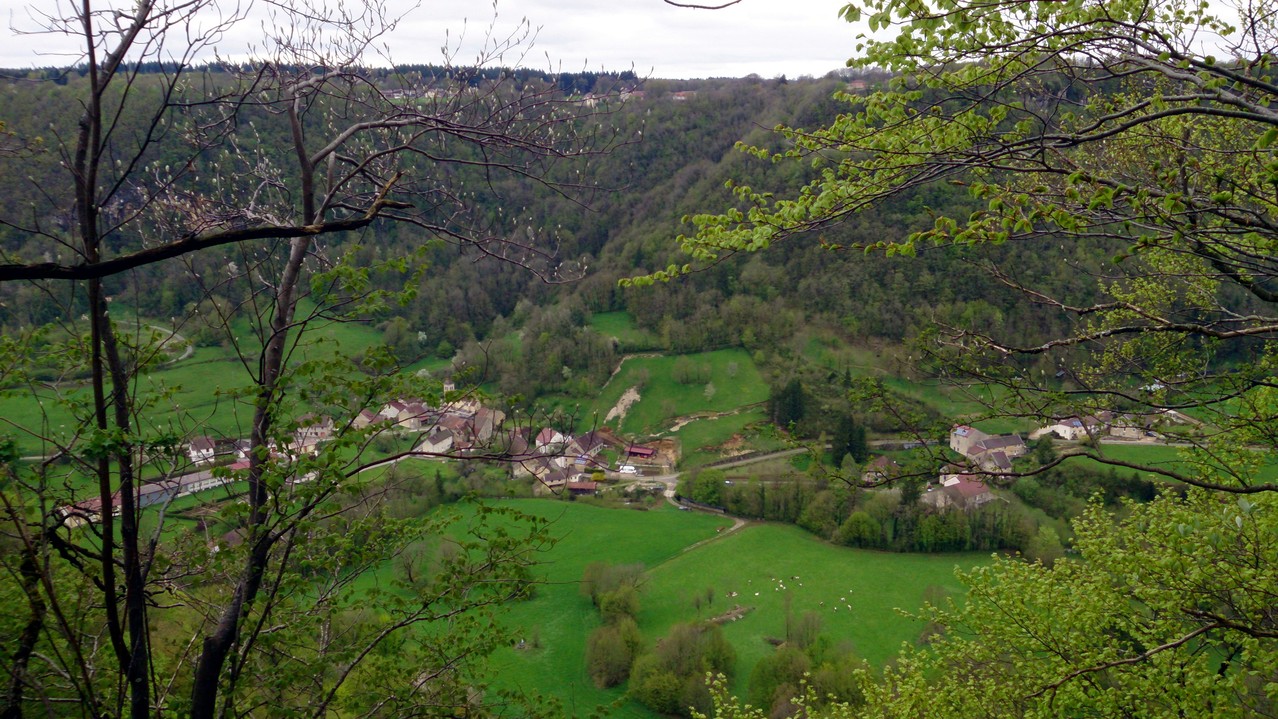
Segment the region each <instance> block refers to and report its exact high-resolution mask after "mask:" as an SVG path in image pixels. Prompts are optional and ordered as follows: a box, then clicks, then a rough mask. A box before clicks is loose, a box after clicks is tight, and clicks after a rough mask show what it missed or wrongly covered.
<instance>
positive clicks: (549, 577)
mask: <svg viewBox="0 0 1278 719" xmlns="http://www.w3.org/2000/svg"><path fill="white" fill-rule="evenodd" d="M504 504H507V505H509V506H513V507H516V508H517V509H519V510H521V511H523V512H527V513H528V514H533V515H537V516H541V517H547V518H553V519H554V522H555V523H554V526H553V528H552V530H551V531H552V533H553V534H554V535H555V536H556V537H559V538H560V539H559V543H558V544H557V545H555V547H554V549H553V550H552V551H551V552H550V553H549V554H547V555H546V556H545V557H543V558H542V561H543V564H542V567H541V570H542V572H543V577H544V579H545V584H543V585H542V586H540V587H538V590H537V595H536V597H534V598H533V599H532V600H531V601H528V602H522V603H519V604H515V605H512V606H510V607H509V613H508V614H507V615H506V621H507V622H509V623H510V625H511V626H517V627H527V628H528V631H529V633H530V636H529V637H527V641H528V642H529V643H530V644H532V643H534V641H535V642H536V643H539V644H541V647H542V648H540V649H536V648H534V649H529V650H517V649H509V650H505V651H502V652H500V653H498V655H497V656H495V657H494V658H493V660H492V667H493V669H494V671H495V673H496V675H497V676H498V677H500V679H501V684H502V685H503V686H508V687H523V688H527V689H531V688H537V689H540V690H542V691H544V692H547V693H551V694H553V695H555V696H558V697H559V698H560V699H561V700H562V701H563V702H564V705H565V707H567V709H568V712H569V714H570V715H572V716H586V715H587V714H589V713H590V711H591V710H592V709H593V708H594V707H596V706H599V705H602V704H608V703H610V702H613V701H615V700H617V699H618V698H619V697H621V696H622V692H621V691H620V690H619V689H612V690H601V689H597V688H595V686H594V684H592V683H591V681H590V678H589V677H588V676H587V675H586V660H585V646H586V636H587V635H588V634H589V633H590V632H591V631H592V630H593V629H594V628H595V627H596V626H598V623H599V619H598V613H597V612H596V611H595V609H594V607H593V606H592V605H591V603H590V600H589V599H587V598H584V597H582V596H580V594H579V593H578V591H577V582H578V581H579V580H580V579H581V575H582V572H583V571H585V568H586V565H588V564H590V563H591V562H608V563H613V564H623V563H625V564H630V563H635V562H639V563H642V564H644V565H645V566H648V567H651V566H655V565H657V564H660V563H661V562H663V561H665V560H668V559H670V558H671V557H673V556H676V555H677V554H679V553H680V552H681V551H683V550H684V549H685V548H686V547H688V546H689V545H692V544H695V543H697V542H699V541H701V540H704V539H708V538H710V537H713V536H715V532H716V530H717V529H719V528H720V527H725V526H727V525H728V524H729V523H730V521H729V520H727V519H724V518H723V517H717V516H712V515H704V514H698V513H695V512H678V511H675V510H674V509H673V508H671V507H668V506H665V505H662V508H661V509H658V510H655V511H651V512H640V511H634V510H622V509H604V508H600V507H594V506H589V505H585V504H577V503H565V502H556V501H552V500H513V501H510V502H506V503H504ZM534 631H535V632H536V633H537V634H536V635H535V636H532V632H534ZM608 716H614V717H650V716H652V715H651V713H649V712H648V711H647V710H645V709H644V708H643V707H641V706H639V705H637V704H634V703H628V704H626V705H625V706H624V707H622V708H620V709H619V710H616V711H613V712H609V714H608Z"/></svg>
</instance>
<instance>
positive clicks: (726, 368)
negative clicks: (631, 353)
mask: <svg viewBox="0 0 1278 719" xmlns="http://www.w3.org/2000/svg"><path fill="white" fill-rule="evenodd" d="M631 388H635V389H636V390H637V391H638V393H639V400H638V401H637V402H635V403H634V404H633V405H631V406H630V407H629V408H628V410H627V412H626V415H625V418H624V419H623V420H621V422H620V429H621V431H622V433H623V434H628V435H649V436H651V435H655V434H659V433H661V432H664V431H666V430H668V429H669V428H670V425H671V423H672V422H673V421H674V420H675V419H676V418H678V417H687V416H689V415H694V414H698V413H716V412H728V411H731V410H735V409H738V408H740V407H745V406H748V405H752V404H758V403H761V402H766V401H767V399H768V385H767V383H766V382H764V380H763V377H762V376H761V375H760V374H759V370H758V368H757V367H755V365H754V361H753V360H752V359H751V358H750V354H749V353H748V352H746V351H745V350H743V349H724V350H715V351H713V352H702V353H699V354H690V355H674V356H652V357H647V356H637V357H629V358H627V359H626V360H625V361H624V362H622V364H621V369H620V370H618V371H617V373H616V374H615V375H613V377H612V379H611V380H610V381H609V382H608V384H607V386H605V387H604V388H603V390H602V391H601V392H600V394H599V397H598V398H596V399H595V401H594V404H593V405H592V409H593V411H594V412H596V413H598V416H599V417H601V418H604V417H607V415H608V410H610V409H612V408H613V407H614V406H616V404H617V402H618V400H620V399H621V397H622V395H623V394H625V392H626V391H627V390H629V389H631ZM605 423H606V424H609V425H611V426H617V425H618V422H617V421H616V420H615V419H614V420H611V421H606V422H605Z"/></svg>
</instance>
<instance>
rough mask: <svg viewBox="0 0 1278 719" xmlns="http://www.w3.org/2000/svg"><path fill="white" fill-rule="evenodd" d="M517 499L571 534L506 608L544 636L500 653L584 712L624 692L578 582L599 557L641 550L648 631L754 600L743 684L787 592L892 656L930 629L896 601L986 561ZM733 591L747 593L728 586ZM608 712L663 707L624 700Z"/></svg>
mask: <svg viewBox="0 0 1278 719" xmlns="http://www.w3.org/2000/svg"><path fill="white" fill-rule="evenodd" d="M507 504H509V505H510V506H514V507H517V508H518V509H520V510H522V511H525V512H528V513H530V514H536V515H539V516H545V517H554V518H555V525H554V529H553V530H552V531H553V532H554V533H555V534H556V535H557V536H559V537H561V539H560V541H559V544H558V545H556V546H555V548H554V549H553V550H551V551H550V552H549V553H548V554H547V555H546V556H545V557H544V558H543V559H544V562H545V563H544V564H543V572H544V576H545V580H546V583H545V584H544V585H542V586H541V587H539V588H538V592H537V595H536V597H534V598H533V599H532V600H531V601H528V602H523V603H520V604H517V605H513V606H511V607H509V610H510V611H509V614H508V615H507V619H506V621H508V622H510V623H511V625H512V626H518V627H526V628H528V632H529V635H530V636H528V637H526V639H527V641H528V642H529V643H530V644H533V643H535V644H537V645H539V647H540V648H531V649H514V648H512V649H508V650H503V651H502V652H499V654H498V655H497V656H496V657H494V661H493V669H494V672H495V674H496V676H498V677H499V678H500V682H501V684H502V685H503V686H509V687H524V688H532V687H535V688H537V689H539V690H542V691H544V692H548V693H551V694H553V695H555V696H558V697H559V698H560V699H561V700H562V701H563V702H564V705H565V707H566V713H567V714H569V715H571V716H586V715H587V714H589V713H590V712H591V711H592V710H593V709H594V708H595V707H597V706H599V705H602V704H607V703H609V702H613V701H617V700H618V699H620V698H621V697H622V693H621V692H620V691H619V690H615V689H614V690H606V691H605V690H599V689H596V688H595V687H594V686H593V685H592V684H591V682H590V680H589V679H588V678H587V676H586V671H585V656H584V651H585V650H584V647H585V641H586V637H587V635H588V634H589V633H590V632H591V631H592V630H593V629H594V628H595V627H596V626H598V615H597V613H596V612H595V610H594V608H593V607H592V606H591V604H590V601H589V600H588V599H586V598H584V597H581V596H580V595H579V594H578V591H577V586H576V581H577V580H578V579H579V578H580V577H581V573H582V571H583V570H584V568H585V566H586V565H587V564H589V563H591V562H596V561H601V562H608V563H613V564H622V563H634V562H642V563H643V564H644V565H645V566H647V567H649V571H648V573H647V578H646V582H645V584H644V587H643V589H642V595H641V599H640V606H641V610H640V617H639V623H640V627H641V628H642V630H643V632H644V634H645V636H646V638H647V640H648V641H649V642H653V641H655V640H656V639H658V638H660V637H661V636H662V635H664V634H665V633H666V631H667V630H668V629H669V628H670V626H671V625H673V624H675V623H677V622H683V621H691V620H695V619H706V618H709V617H711V616H714V615H717V614H719V613H722V612H725V611H727V610H728V609H730V608H731V607H732V606H733V605H734V604H737V603H739V604H741V605H742V606H746V607H752V608H753V611H751V612H750V613H749V614H747V615H746V617H745V618H743V619H741V620H740V621H737V622H732V623H729V624H727V625H725V627H724V632H725V635H726V636H727V637H728V639H729V641H731V642H732V644H733V646H734V647H735V649H736V651H737V655H738V662H737V676H738V679H737V681H736V682H735V687H734V688H735V689H736V690H737V691H738V692H744V690H745V681H744V680H745V679H746V678H748V677H749V675H750V671H751V670H752V668H753V666H754V664H755V662H757V661H758V660H759V659H760V658H761V657H763V656H764V655H765V653H766V652H768V651H770V649H771V647H770V646H769V645H768V644H767V642H766V639H767V638H768V637H777V636H784V633H785V630H784V611H785V606H786V603H787V601H788V602H789V603H790V606H791V609H792V611H794V612H795V613H796V614H801V613H803V612H806V611H817V612H820V613H821V616H822V619H823V627H824V629H823V631H824V633H826V634H827V635H828V636H829V637H830V638H831V639H832V640H833V641H835V642H845V641H846V642H849V643H850V644H851V645H852V647H853V648H854V649H855V650H856V651H857V653H858V654H859V655H860V656H862V657H864V658H866V659H867V660H869V661H870V662H871V663H873V664H874V665H875V666H882V665H883V663H884V662H886V661H887V660H888V659H889V658H891V657H892V656H893V655H895V654H896V652H897V651H898V649H899V648H900V646H901V644H902V643H903V642H913V641H914V640H915V639H916V638H917V637H918V635H919V633H920V631H921V630H922V625H921V624H920V623H919V622H917V621H914V620H910V619H906V618H905V617H902V616H901V615H900V614H899V613H898V612H897V611H896V610H897V608H905V609H911V610H912V609H915V608H918V607H919V606H921V604H922V601H923V600H922V598H923V595H924V592H925V591H926V590H927V589H928V587H933V586H935V587H937V588H940V589H941V590H942V591H944V592H948V593H951V594H957V593H958V592H960V591H961V589H962V587H961V585H960V584H959V583H958V581H957V580H956V579H955V577H954V568H955V566H956V565H957V566H961V567H971V566H975V565H977V564H981V563H984V562H986V561H988V559H987V557H986V556H985V555H980V554H965V555H909V554H889V553H879V552H867V551H859V550H852V549H846V548H841V547H836V546H833V545H830V544H827V543H825V542H821V541H819V540H817V539H815V538H813V537H812V536H811V535H809V534H807V533H806V532H804V531H802V530H800V529H797V528H795V527H791V526H786V525H774V524H760V525H751V526H747V527H745V528H743V529H741V530H739V531H737V532H733V533H731V534H729V535H726V536H722V537H717V535H716V529H718V528H720V527H724V526H726V525H727V523H728V522H727V520H726V519H724V518H722V517H718V516H715V515H705V514H699V513H696V512H677V511H674V510H673V509H672V508H670V507H668V506H662V508H661V509H658V510H654V511H649V512H638V511H633V510H623V509H603V508H599V507H594V506H587V505H583V504H577V503H563V502H554V501H547V500H515V501H511V502H508V503H507ZM712 537H714V538H715V539H714V540H713V541H709V542H706V543H704V544H700V545H698V546H695V547H693V548H691V549H687V548H688V547H690V546H691V545H694V544H696V543H697V542H699V541H701V540H704V539H708V538H712ZM794 577H798V579H793V578H794ZM776 579H782V580H783V581H784V585H785V587H786V588H785V590H781V589H779V588H778V587H779V586H780V585H779V584H778V582H777V581H775V580H776ZM707 587H710V588H713V590H714V600H713V602H712V604H711V605H710V607H709V608H708V609H707V608H703V609H702V610H701V611H700V614H698V612H697V610H696V608H695V607H694V605H693V603H692V599H691V598H692V596H693V594H700V593H704V592H705V590H706V589H707ZM733 591H735V592H737V594H738V596H737V597H735V598H729V597H728V596H727V594H728V593H729V592H733ZM756 592H757V593H758V595H757V596H756V595H755V593H756ZM787 597H788V600H787ZM822 603H824V605H822ZM849 605H850V606H851V608H850V609H849V608H848V606H849ZM836 606H838V611H835V607H836ZM606 715H607V716H613V717H651V716H653V715H652V714H651V713H649V712H648V711H647V710H646V709H644V708H643V707H641V706H639V705H637V704H635V703H633V702H626V701H624V700H623V701H622V703H620V704H619V705H617V706H616V707H613V708H610V709H609V710H608V711H607V713H606Z"/></svg>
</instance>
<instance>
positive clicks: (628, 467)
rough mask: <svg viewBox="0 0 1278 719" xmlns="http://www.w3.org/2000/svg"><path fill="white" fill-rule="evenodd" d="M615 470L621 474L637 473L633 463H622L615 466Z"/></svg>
mask: <svg viewBox="0 0 1278 719" xmlns="http://www.w3.org/2000/svg"><path fill="white" fill-rule="evenodd" d="M617 471H618V472H620V473H622V474H639V470H637V469H635V466H634V465H633V464H623V465H621V466H620V467H618V468H617Z"/></svg>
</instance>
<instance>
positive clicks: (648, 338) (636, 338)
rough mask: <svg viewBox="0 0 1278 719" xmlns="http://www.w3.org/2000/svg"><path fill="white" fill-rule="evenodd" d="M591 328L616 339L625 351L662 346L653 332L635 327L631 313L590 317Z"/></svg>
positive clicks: (606, 313)
mask: <svg viewBox="0 0 1278 719" xmlns="http://www.w3.org/2000/svg"><path fill="white" fill-rule="evenodd" d="M590 327H591V329H593V330H594V331H595V332H598V333H599V334H601V335H603V336H604V337H615V338H616V339H617V341H618V342H619V343H621V346H622V348H623V350H625V351H640V350H646V349H654V348H657V347H659V346H660V345H659V343H658V342H657V338H656V337H655V336H653V334H652V333H651V332H649V331H647V330H641V329H639V328H637V327H635V321H634V318H632V317H631V316H630V313H629V312H598V313H596V314H593V315H591V316H590Z"/></svg>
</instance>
